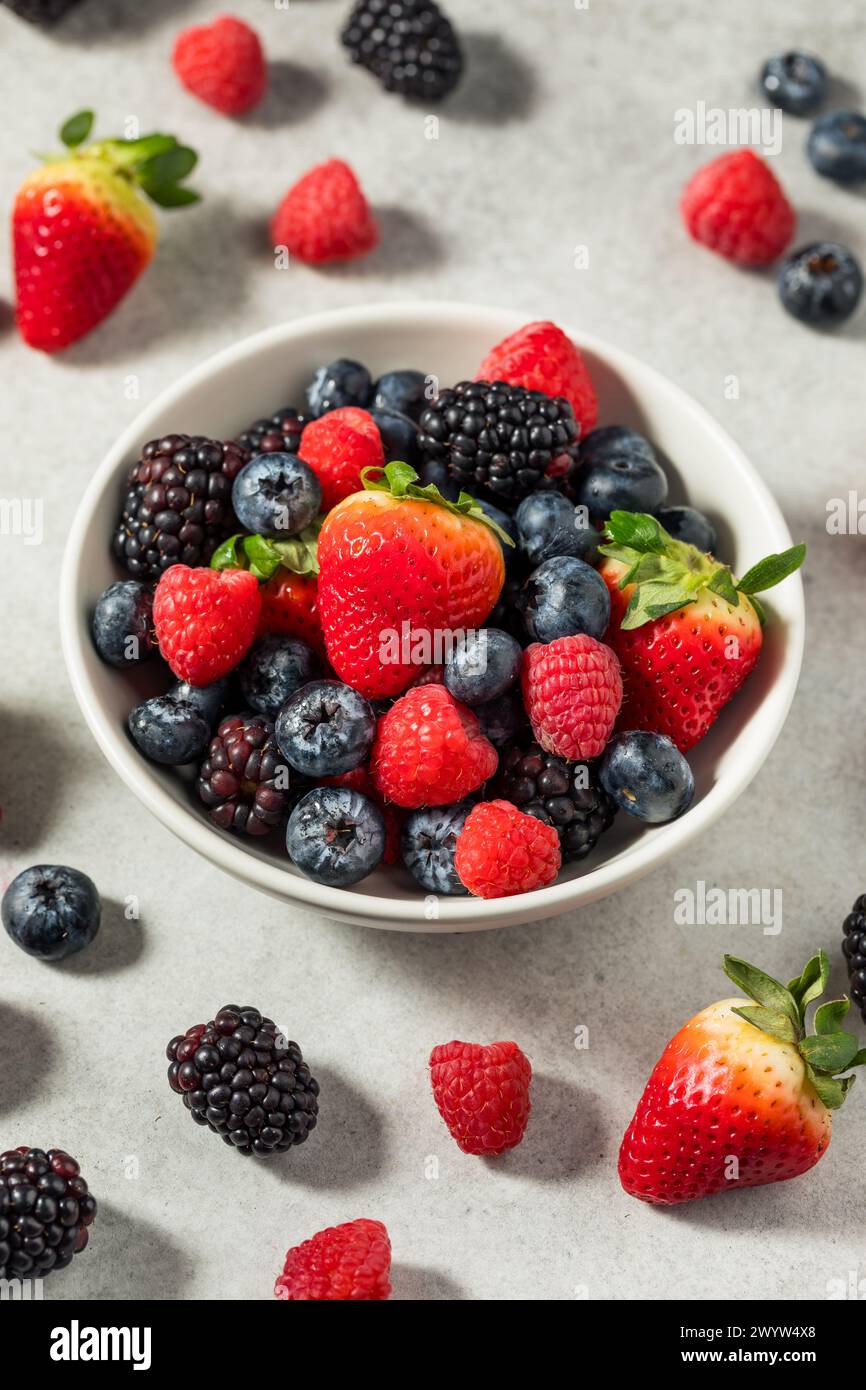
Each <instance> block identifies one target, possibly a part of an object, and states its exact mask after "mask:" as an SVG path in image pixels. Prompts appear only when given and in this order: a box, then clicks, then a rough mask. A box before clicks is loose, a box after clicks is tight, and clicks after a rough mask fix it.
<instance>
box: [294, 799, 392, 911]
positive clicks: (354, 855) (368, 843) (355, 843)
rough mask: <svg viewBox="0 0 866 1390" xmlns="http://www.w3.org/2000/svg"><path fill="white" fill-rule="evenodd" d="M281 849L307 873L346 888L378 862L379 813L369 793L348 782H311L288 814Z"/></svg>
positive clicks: (380, 847)
mask: <svg viewBox="0 0 866 1390" xmlns="http://www.w3.org/2000/svg"><path fill="white" fill-rule="evenodd" d="M286 849H287V850H288V852H289V858H290V859H291V860H292V862H293V863H294V864H296V865H297V867H298V868H299V869H300V870H301V873H303V874H306V876H307V878H311V879H313V880H314V881H315V882H316V883H325V884H328V885H330V886H331V887H333V888H348V887H350V886H351V884H353V883H360V881H361V879H363V878H366V877H367V875H368V874H371V873H372V872H373V870H374V869H375V868H376V867H377V866H378V865H379V864H380V863H381V862H382V858H383V855H384V853H385V821H384V817H383V815H382V812H381V811H380V810H379V807H378V806H377V805H376V803H375V802H374V801H373V800H372V799H371V798H370V797H369V796H364V795H363V793H362V792H356V791H353V790H352V788H351V787H315V788H314V789H313V790H312V791H309V792H307V793H306V795H305V796H302V797H301V800H300V801H299V802H298V804H297V806H296V807H295V809H294V810H293V811H292V814H291V815H290V816H289V824H288V827H287V830H286Z"/></svg>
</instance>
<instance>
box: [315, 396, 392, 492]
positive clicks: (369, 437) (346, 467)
mask: <svg viewBox="0 0 866 1390" xmlns="http://www.w3.org/2000/svg"><path fill="white" fill-rule="evenodd" d="M298 455H299V457H300V458H302V459H303V460H304V463H308V464H309V465H310V467H311V468H312V470H313V472H314V473H315V475H316V477H317V478H318V480H319V482H320V483H321V485H322V511H323V512H329V511H330V510H331V508H332V507H336V505H337V503H338V502H342V500H343V498H344V497H349V496H351V494H352V493H353V492H359V491H360V489H361V488H362V486H363V484H362V482H361V469H362V468H384V467H385V452H384V450H383V448H382V436H381V435H380V434H379V430H378V427H377V425H376V421H375V420H374V419H373V417H372V415H370V414H369V412H368V411H366V410H360V409H359V408H358V407H357V406H352V405H345V406H341V407H340V408H339V409H338V410H330V411H329V412H328V414H327V415H322V416H320V417H319V419H318V420H311V421H310V423H309V424H308V425H306V426H305V428H304V433H303V434H302V435H301V443H300V446H299V448H298Z"/></svg>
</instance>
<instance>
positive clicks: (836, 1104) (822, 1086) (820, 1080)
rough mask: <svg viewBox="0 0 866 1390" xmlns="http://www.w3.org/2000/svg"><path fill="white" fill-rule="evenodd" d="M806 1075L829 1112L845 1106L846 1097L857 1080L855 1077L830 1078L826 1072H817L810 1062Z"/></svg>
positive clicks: (807, 1065)
mask: <svg viewBox="0 0 866 1390" xmlns="http://www.w3.org/2000/svg"><path fill="white" fill-rule="evenodd" d="M806 1075H807V1076H808V1078H809V1080H810V1081H811V1083H812V1085H813V1086H814V1087H815V1090H816V1091H817V1092H818V1097H819V1099H820V1100H822V1101H823V1102H824V1104H825V1105H826V1107H827V1109H828V1110H838V1109H839V1108H840V1106H842V1105H843V1104H844V1102H845V1097H846V1096H847V1094H848V1092H849V1091H850V1089H851V1087H852V1086H853V1085H854V1081H855V1080H856V1078H855V1077H853V1076H843V1077H835V1076H828V1075H827V1074H826V1072H818V1071H815V1070H814V1069H813V1068H812V1067H810V1066H809V1064H808V1062H807V1063H806Z"/></svg>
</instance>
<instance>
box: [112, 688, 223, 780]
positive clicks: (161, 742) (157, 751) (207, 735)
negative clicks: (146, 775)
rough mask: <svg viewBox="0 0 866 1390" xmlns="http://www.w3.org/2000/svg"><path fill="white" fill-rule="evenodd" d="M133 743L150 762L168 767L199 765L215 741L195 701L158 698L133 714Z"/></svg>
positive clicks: (130, 730) (139, 706)
mask: <svg viewBox="0 0 866 1390" xmlns="http://www.w3.org/2000/svg"><path fill="white" fill-rule="evenodd" d="M126 722H127V724H128V726H129V732H130V734H131V735H132V738H133V742H134V743H135V745H136V747H137V748H138V749H139V751H140V752H142V753H143V754H144V756H145V757H146V758H149V759H150V761H151V762H154V763H165V764H166V765H167V766H168V767H179V766H180V765H181V764H183V763H194V762H198V761H199V760H200V759H201V758H203V757H204V754H205V750H206V748H207V746H208V744H209V743H210V740H211V724H210V721H209V720H208V719H206V718H205V716H204V714H203V713H202V711H201V709H200V708H199V707H198V706H197V705H195V704H193V702H192V701H191V700H179V699H177V698H173V697H172V696H170V695H157V696H155V697H154V698H153V699H152V700H145V701H144V703H143V704H141V705H136V707H135V709H133V710H130V712H129V717H128V719H127V721H126Z"/></svg>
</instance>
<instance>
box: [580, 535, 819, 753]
mask: <svg viewBox="0 0 866 1390" xmlns="http://www.w3.org/2000/svg"><path fill="white" fill-rule="evenodd" d="M606 534H607V540H608V543H607V544H606V545H602V546H600V547H599V549H600V550H601V553H602V555H603V556H604V557H605V558H604V560H603V562H602V565H601V574H602V576H603V578H604V580H605V582H606V584H607V586H608V589H609V590H610V597H611V617H610V626H609V628H608V630H607V634H606V637H605V641H606V642H607V643H608V645H609V646H611V647H612V648H613V650H614V651H615V652H616V654H617V656H618V657H619V660H620V664H621V666H622V677H623V687H624V698H623V705H622V713H621V715H620V726H621V727H623V728H629V729H644V730H647V731H648V732H651V733H658V734H667V736H668V737H669V738H671V739H673V741H674V743H675V744H676V745H677V747H678V748H679V750H680V752H682V753H685V752H687V751H688V749H689V748H691V747H693V745H694V744H696V743H697V742H698V740H699V739H702V738H703V737H704V734H705V733H706V732H707V730H708V729H709V728H710V726H711V724H712V723H713V722H714V720H715V719H716V717H717V716H718V715H719V713H720V712H721V710H722V709H723V708H724V706H725V705H726V704H727V703H728V701H729V700H730V699H731V697H732V696H733V695H735V694H736V692H737V691H738V690H739V688H740V686H741V685H742V684H743V682H744V681H745V680H746V678H747V677H748V676H749V675H750V674H751V672H752V671H753V670H754V668H755V665H756V663H757V661H758V657H759V656H760V654H761V646H762V643H763V629H762V624H763V621H764V616H763V612H762V609H761V605H760V603H759V602H758V599H757V594H759V593H761V592H763V590H765V589H770V588H772V587H773V586H774V585H775V584H779V583H781V581H782V580H783V579H786V578H787V576H788V575H789V574H792V573H793V572H794V570H796V569H799V567H800V565H801V564H802V563H803V558H804V556H805V554H806V547H805V546H804V545H795V546H792V547H791V549H790V550H786V551H784V552H783V553H782V554H781V555H768V556H767V557H766V559H764V560H761V561H759V563H758V564H756V565H753V567H752V568H751V569H750V570H749V572H748V574H745V575H743V578H742V579H739V580H738V579H735V578H734V576H733V575H732V573H731V571H730V569H729V568H728V566H727V565H723V564H721V563H720V562H719V561H718V560H716V559H714V558H713V556H712V555H705V554H703V553H702V552H701V551H700V550H697V549H696V547H695V546H693V545H687V544H686V543H685V542H684V541H676V540H674V539H673V538H672V537H671V536H669V535H668V533H667V531H665V529H664V527H663V526H661V525H660V524H659V522H658V521H656V519H655V517H652V516H647V515H646V514H645V513H643V512H621V511H615V512H613V513H612V514H611V516H610V519H609V521H608V523H607V531H606Z"/></svg>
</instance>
